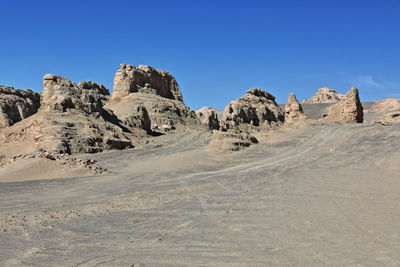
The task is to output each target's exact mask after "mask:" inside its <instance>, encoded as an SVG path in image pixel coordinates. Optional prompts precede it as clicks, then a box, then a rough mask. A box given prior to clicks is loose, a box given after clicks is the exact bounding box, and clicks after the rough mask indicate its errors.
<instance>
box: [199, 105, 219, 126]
mask: <svg viewBox="0 0 400 267" xmlns="http://www.w3.org/2000/svg"><path fill="white" fill-rule="evenodd" d="M196 116H197V117H198V118H199V119H200V120H201V121H202V122H203V123H204V124H205V125H206V126H207V128H208V129H209V130H219V128H220V125H219V119H218V111H217V110H216V109H215V108H212V107H208V106H204V107H202V108H201V109H199V110H196Z"/></svg>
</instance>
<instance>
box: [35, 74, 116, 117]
mask: <svg viewBox="0 0 400 267" xmlns="http://www.w3.org/2000/svg"><path fill="white" fill-rule="evenodd" d="M43 79H44V82H43V85H44V87H43V91H42V94H41V109H43V110H46V111H58V112H65V111H67V110H77V111H84V112H86V113H94V112H101V111H102V109H103V105H104V104H105V103H106V101H107V95H109V92H108V90H107V89H106V88H105V87H104V86H103V85H101V84H98V83H95V82H80V83H79V85H80V86H77V85H76V84H75V83H73V82H71V81H70V80H68V79H66V78H63V77H61V76H58V75H53V74H46V75H45V76H44V78H43Z"/></svg>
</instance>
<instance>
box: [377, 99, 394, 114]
mask: <svg viewBox="0 0 400 267" xmlns="http://www.w3.org/2000/svg"><path fill="white" fill-rule="evenodd" d="M370 111H375V112H384V113H387V112H395V111H400V99H398V98H389V99H383V100H380V101H377V102H375V103H374V104H373V105H372V106H371V108H370Z"/></svg>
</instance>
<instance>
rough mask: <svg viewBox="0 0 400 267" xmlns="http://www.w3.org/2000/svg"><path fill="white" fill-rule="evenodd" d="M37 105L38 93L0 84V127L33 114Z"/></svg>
mask: <svg viewBox="0 0 400 267" xmlns="http://www.w3.org/2000/svg"><path fill="white" fill-rule="evenodd" d="M39 107H40V95H39V94H38V93H35V92H33V91H31V90H18V89H15V88H13V87H8V86H0V128H4V127H9V126H11V125H13V124H15V123H17V122H19V121H21V120H23V119H25V118H27V117H29V116H31V115H33V114H35V113H36V112H37V110H38V109H39Z"/></svg>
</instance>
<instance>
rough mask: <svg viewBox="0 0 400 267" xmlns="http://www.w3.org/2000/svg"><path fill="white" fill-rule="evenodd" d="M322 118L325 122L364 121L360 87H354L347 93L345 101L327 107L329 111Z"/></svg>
mask: <svg viewBox="0 0 400 267" xmlns="http://www.w3.org/2000/svg"><path fill="white" fill-rule="evenodd" d="M322 120H323V122H343V123H349V122H357V123H362V122H363V120H364V112H363V106H362V104H361V101H360V97H359V94H358V89H357V88H356V87H352V88H351V89H350V91H349V92H348V93H347V94H346V98H345V100H344V101H341V102H338V103H336V104H334V105H332V106H330V107H329V108H328V109H327V113H326V114H325V115H324V118H323V119H322Z"/></svg>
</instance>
